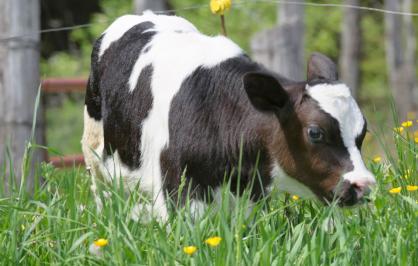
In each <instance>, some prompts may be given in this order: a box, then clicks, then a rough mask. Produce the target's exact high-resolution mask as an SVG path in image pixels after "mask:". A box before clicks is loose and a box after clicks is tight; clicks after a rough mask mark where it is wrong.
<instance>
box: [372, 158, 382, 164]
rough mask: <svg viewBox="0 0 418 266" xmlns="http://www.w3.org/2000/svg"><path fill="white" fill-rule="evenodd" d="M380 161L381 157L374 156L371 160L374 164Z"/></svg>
mask: <svg viewBox="0 0 418 266" xmlns="http://www.w3.org/2000/svg"><path fill="white" fill-rule="evenodd" d="M380 161H382V157H380V156H375V157H374V158H373V162H375V163H380Z"/></svg>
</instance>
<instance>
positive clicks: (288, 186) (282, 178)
mask: <svg viewBox="0 0 418 266" xmlns="http://www.w3.org/2000/svg"><path fill="white" fill-rule="evenodd" d="M271 177H272V178H273V184H272V185H273V186H274V187H275V188H277V189H278V190H279V191H282V192H289V193H291V194H293V195H297V196H300V197H302V198H305V199H310V198H315V194H314V193H313V192H312V191H311V190H310V189H309V188H308V187H307V186H305V185H304V184H302V183H300V182H299V181H297V180H296V179H294V178H292V177H290V176H288V175H287V174H286V173H285V171H284V170H283V169H282V168H281V167H280V165H279V164H278V163H274V165H273V169H272V171H271Z"/></svg>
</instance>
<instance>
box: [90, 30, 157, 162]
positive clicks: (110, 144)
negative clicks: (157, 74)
mask: <svg viewBox="0 0 418 266" xmlns="http://www.w3.org/2000/svg"><path fill="white" fill-rule="evenodd" d="M153 26H154V24H153V23H151V22H143V23H140V24H138V25H135V26H134V27H132V28H131V29H130V30H128V31H127V32H126V33H125V34H124V35H123V36H122V37H121V38H120V39H118V40H117V41H115V42H113V43H112V44H111V45H110V46H109V48H108V49H107V50H106V51H105V53H104V54H103V55H102V57H101V58H100V62H99V64H98V66H94V69H93V70H92V72H93V73H96V72H97V76H98V77H99V79H98V87H99V91H100V98H101V102H100V103H101V115H102V117H103V128H104V151H105V152H104V155H105V157H106V156H111V155H112V154H113V153H114V152H115V151H118V153H119V156H120V159H121V161H122V162H123V163H124V164H125V165H127V166H128V167H129V168H131V169H134V168H138V167H139V164H140V158H141V151H140V146H141V143H140V142H141V125H142V122H143V120H144V119H145V118H146V117H147V115H148V112H149V110H150V109H151V106H152V93H151V84H150V83H151V78H152V74H153V67H152V66H151V65H148V66H146V67H145V68H144V69H143V70H142V72H141V73H140V75H139V77H138V83H137V85H136V88H135V90H134V91H132V92H130V91H129V84H128V81H129V77H130V75H131V73H132V69H133V67H134V65H135V62H136V61H137V60H138V57H139V56H140V54H141V52H142V51H143V48H144V47H145V46H146V45H147V44H148V43H149V42H150V40H151V39H152V37H153V36H154V34H155V32H153V31H151V32H144V31H146V30H149V29H150V28H152V27H153Z"/></svg>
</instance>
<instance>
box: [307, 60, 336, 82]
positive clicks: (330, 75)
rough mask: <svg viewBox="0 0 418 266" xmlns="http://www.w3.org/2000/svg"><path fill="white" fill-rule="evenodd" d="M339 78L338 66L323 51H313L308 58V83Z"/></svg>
mask: <svg viewBox="0 0 418 266" xmlns="http://www.w3.org/2000/svg"><path fill="white" fill-rule="evenodd" d="M320 80H329V81H336V80H338V72H337V66H336V65H335V64H334V62H332V60H331V59H329V58H328V57H326V56H325V55H323V54H321V53H312V55H311V57H310V58H309V60H308V79H307V81H308V83H310V82H313V81H320Z"/></svg>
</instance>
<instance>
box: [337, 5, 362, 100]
mask: <svg viewBox="0 0 418 266" xmlns="http://www.w3.org/2000/svg"><path fill="white" fill-rule="evenodd" d="M344 4H345V5H353V6H358V5H359V0H345V1H344ZM360 23H361V12H360V10H358V9H354V8H344V16H343V23H342V36H341V37H342V40H341V54H340V75H341V80H343V81H344V83H346V84H347V85H348V87H349V88H350V89H351V92H352V94H353V95H354V96H357V95H358V88H359V80H360V68H359V63H360V54H361V25H360Z"/></svg>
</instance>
